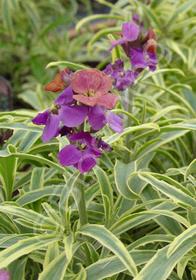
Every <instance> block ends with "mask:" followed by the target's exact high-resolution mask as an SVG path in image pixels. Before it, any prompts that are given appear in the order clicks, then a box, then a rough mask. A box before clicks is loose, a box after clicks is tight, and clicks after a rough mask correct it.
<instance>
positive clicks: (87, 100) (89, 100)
mask: <svg viewBox="0 0 196 280" xmlns="http://www.w3.org/2000/svg"><path fill="white" fill-rule="evenodd" d="M73 98H74V99H75V100H77V101H79V102H81V103H83V104H85V105H87V106H95V104H96V102H97V96H96V95H94V96H84V95H81V94H78V95H76V94H74V95H73Z"/></svg>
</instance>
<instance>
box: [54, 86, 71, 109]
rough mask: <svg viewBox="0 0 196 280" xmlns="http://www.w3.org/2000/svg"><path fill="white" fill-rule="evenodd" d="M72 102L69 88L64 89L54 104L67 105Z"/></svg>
mask: <svg viewBox="0 0 196 280" xmlns="http://www.w3.org/2000/svg"><path fill="white" fill-rule="evenodd" d="M72 102H73V91H72V88H71V86H69V87H67V88H66V89H64V91H63V92H62V93H61V94H60V95H59V96H58V97H57V98H56V100H55V101H54V103H57V104H59V105H68V104H71V103H72Z"/></svg>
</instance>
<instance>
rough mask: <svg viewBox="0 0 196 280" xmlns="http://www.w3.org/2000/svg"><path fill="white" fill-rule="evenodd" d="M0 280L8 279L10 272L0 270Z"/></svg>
mask: <svg viewBox="0 0 196 280" xmlns="http://www.w3.org/2000/svg"><path fill="white" fill-rule="evenodd" d="M0 280H10V273H9V271H7V270H0Z"/></svg>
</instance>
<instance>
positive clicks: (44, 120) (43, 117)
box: [32, 110, 50, 125]
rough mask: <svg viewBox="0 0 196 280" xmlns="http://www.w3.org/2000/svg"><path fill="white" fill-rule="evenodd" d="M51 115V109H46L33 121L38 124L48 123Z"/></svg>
mask: <svg viewBox="0 0 196 280" xmlns="http://www.w3.org/2000/svg"><path fill="white" fill-rule="evenodd" d="M49 116H50V110H46V111H44V112H43V113H39V114H38V115H37V116H36V117H35V118H34V119H32V122H33V123H34V124H37V125H41V124H44V125H45V124H46V123H47V120H48V117H49Z"/></svg>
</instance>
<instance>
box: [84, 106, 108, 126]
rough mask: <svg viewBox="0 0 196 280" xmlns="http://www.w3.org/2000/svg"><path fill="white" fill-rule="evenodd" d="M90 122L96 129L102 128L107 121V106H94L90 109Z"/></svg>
mask: <svg viewBox="0 0 196 280" xmlns="http://www.w3.org/2000/svg"><path fill="white" fill-rule="evenodd" d="M88 120H89V124H90V125H91V126H92V128H93V129H94V130H100V129H102V128H103V127H104V126H105V124H106V123H107V121H106V116H105V107H104V106H94V107H91V108H90V109H89V113H88Z"/></svg>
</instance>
